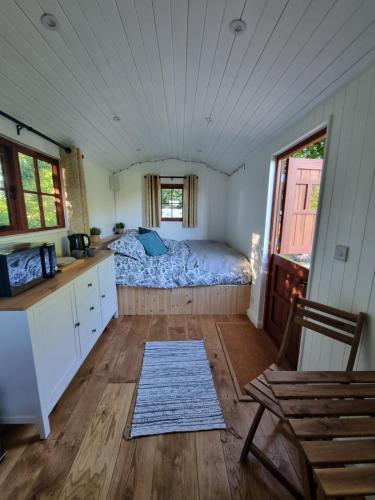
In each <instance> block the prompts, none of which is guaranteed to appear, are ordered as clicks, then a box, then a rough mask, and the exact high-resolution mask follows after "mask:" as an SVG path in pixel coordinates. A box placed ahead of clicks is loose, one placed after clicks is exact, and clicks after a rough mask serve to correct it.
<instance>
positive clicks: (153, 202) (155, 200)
mask: <svg viewBox="0 0 375 500" xmlns="http://www.w3.org/2000/svg"><path fill="white" fill-rule="evenodd" d="M160 196H161V194H160V177H159V176H158V175H152V174H148V175H146V176H145V226H146V227H160V211H161V200H160Z"/></svg>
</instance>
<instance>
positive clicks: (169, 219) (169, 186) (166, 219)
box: [160, 183, 184, 222]
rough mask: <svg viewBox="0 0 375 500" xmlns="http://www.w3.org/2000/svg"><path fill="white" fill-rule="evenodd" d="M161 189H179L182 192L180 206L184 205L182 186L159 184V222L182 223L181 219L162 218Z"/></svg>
mask: <svg viewBox="0 0 375 500" xmlns="http://www.w3.org/2000/svg"><path fill="white" fill-rule="evenodd" d="M163 189H181V191H182V206H183V204H184V185H183V184H182V183H180V184H165V183H164V184H160V221H161V222H182V221H183V217H163V203H162V194H163V193H162V192H163Z"/></svg>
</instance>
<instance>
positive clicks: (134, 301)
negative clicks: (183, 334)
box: [117, 285, 251, 316]
mask: <svg viewBox="0 0 375 500" xmlns="http://www.w3.org/2000/svg"><path fill="white" fill-rule="evenodd" d="M250 290H251V287H250V285H219V286H199V287H191V288H172V289H160V288H131V287H126V286H118V287H117V296H118V305H119V314H120V315H122V316H124V315H129V316H131V315H135V314H142V315H143V314H144V315H148V314H246V311H247V308H248V307H249V303H250Z"/></svg>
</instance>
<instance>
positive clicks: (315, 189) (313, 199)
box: [309, 184, 320, 210]
mask: <svg viewBox="0 0 375 500" xmlns="http://www.w3.org/2000/svg"><path fill="white" fill-rule="evenodd" d="M319 191H320V184H314V185H313V186H312V187H311V195H310V201H309V209H310V210H318V203H319Z"/></svg>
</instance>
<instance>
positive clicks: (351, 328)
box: [276, 295, 366, 371]
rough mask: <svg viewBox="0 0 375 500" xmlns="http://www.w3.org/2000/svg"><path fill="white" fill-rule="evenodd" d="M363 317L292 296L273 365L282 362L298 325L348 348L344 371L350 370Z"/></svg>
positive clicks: (360, 314)
mask: <svg viewBox="0 0 375 500" xmlns="http://www.w3.org/2000/svg"><path fill="white" fill-rule="evenodd" d="M316 311H319V312H316ZM321 313H323V314H321ZM306 318H307V319H306ZM365 318H366V315H365V314H364V313H359V314H354V313H351V312H347V311H342V310H341V309H337V308H335V307H331V306H327V305H324V304H319V303H318V302H313V301H311V300H307V299H302V298H300V297H298V295H294V296H293V298H292V303H291V307H290V311H289V316H288V321H287V324H286V328H285V332H284V336H283V341H282V343H281V347H280V350H279V354H278V357H277V360H276V363H277V364H279V365H280V364H282V362H283V361H284V359H285V355H286V352H287V349H288V346H289V343H290V340H291V336H292V332H293V327H294V325H298V326H301V327H305V328H308V329H309V330H313V331H315V332H317V333H320V334H322V335H325V336H327V337H330V338H332V339H333V340H337V341H339V342H342V343H344V344H346V345H348V346H350V353H349V359H348V363H347V366H346V370H347V371H351V370H352V369H353V366H354V361H355V358H356V355H357V350H358V346H359V341H360V338H361V334H362V330H363V324H364V321H365Z"/></svg>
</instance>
